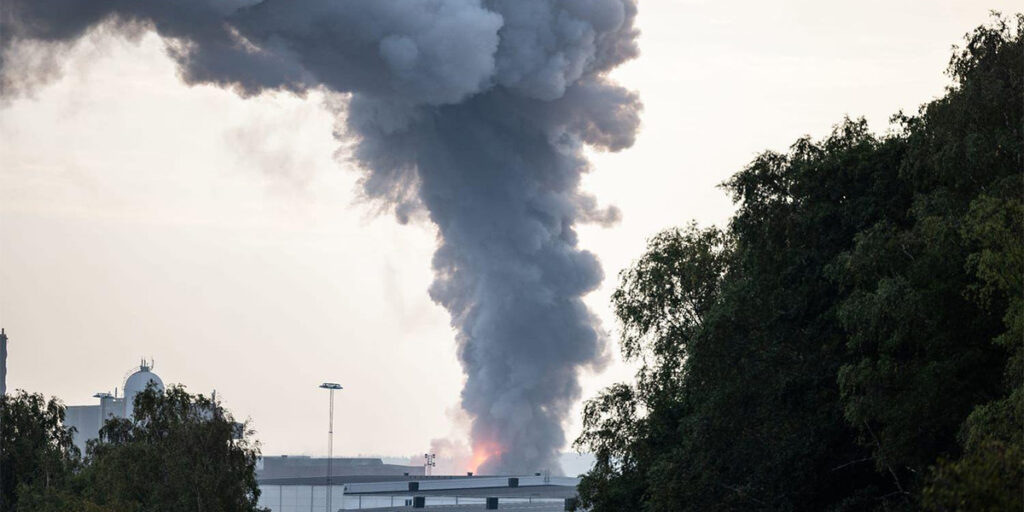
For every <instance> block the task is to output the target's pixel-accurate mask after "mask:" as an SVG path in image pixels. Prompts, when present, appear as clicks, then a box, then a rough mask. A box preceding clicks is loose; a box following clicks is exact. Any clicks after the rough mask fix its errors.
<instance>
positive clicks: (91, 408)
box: [64, 405, 100, 454]
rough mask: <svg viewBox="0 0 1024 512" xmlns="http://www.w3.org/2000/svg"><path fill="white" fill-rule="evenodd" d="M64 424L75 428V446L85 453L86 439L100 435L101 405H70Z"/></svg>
mask: <svg viewBox="0 0 1024 512" xmlns="http://www.w3.org/2000/svg"><path fill="white" fill-rule="evenodd" d="M64 426H66V427H74V428H75V433H74V440H75V446H77V447H78V449H79V450H81V452H82V453H83V454H84V453H85V443H86V441H88V440H89V439H96V438H97V437H99V435H100V434H99V433H100V406H98V405H69V406H68V409H67V416H65V418H64Z"/></svg>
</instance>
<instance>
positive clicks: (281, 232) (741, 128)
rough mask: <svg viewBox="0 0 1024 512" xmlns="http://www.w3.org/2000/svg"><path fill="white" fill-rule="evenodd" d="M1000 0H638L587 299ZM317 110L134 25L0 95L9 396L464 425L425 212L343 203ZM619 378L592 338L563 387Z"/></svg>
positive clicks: (320, 423) (598, 306) (269, 416)
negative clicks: (761, 161)
mask: <svg viewBox="0 0 1024 512" xmlns="http://www.w3.org/2000/svg"><path fill="white" fill-rule="evenodd" d="M1014 7H1016V8H1017V9H1019V7H1020V6H1019V5H1015V2H1011V1H1004V0H989V1H986V2H979V1H977V0H957V1H951V0H947V1H934V2H926V1H906V0H899V1H893V0H885V1H875V0H872V1H857V2H853V1H850V2H821V1H811V0H807V1H786V2H764V1H748V2H738V1H734V2H723V1H706V2H705V1H698V0H690V1H672V0H648V1H645V2H642V3H641V5H640V16H639V26H640V28H641V30H642V31H643V33H642V35H641V37H640V48H641V52H642V54H641V56H640V58H639V59H637V60H636V61H633V62H631V63H629V64H627V65H625V66H623V67H621V68H620V69H618V70H616V71H615V72H614V74H613V77H614V78H615V79H616V80H618V81H619V82H621V83H622V84H624V85H625V86H627V87H629V88H631V89H634V90H637V91H638V92H639V93H640V95H641V98H642V100H643V102H644V104H645V110H644V113H643V127H642V129H641V133H640V136H639V137H638V139H637V142H636V144H635V146H634V147H632V148H631V149H628V150H626V151H624V152H622V153H618V154H594V155H593V167H594V169H593V172H592V173H591V174H590V175H588V176H587V178H586V179H585V186H586V189H587V190H588V191H590V192H592V193H593V194H595V195H596V196H597V198H598V199H599V201H601V203H602V204H614V205H617V206H618V207H619V208H620V209H621V210H622V213H623V220H622V221H621V222H620V223H619V224H617V225H615V226H612V227H599V226H582V227H581V228H580V232H581V243H582V246H583V247H584V248H586V249H589V250H591V251H593V252H594V253H596V254H597V255H598V256H599V257H600V258H601V260H602V262H603V265H604V269H605V274H606V276H607V277H606V280H605V282H604V285H603V286H602V287H601V288H600V289H599V290H597V291H596V292H594V293H592V294H591V295H590V296H588V297H587V302H588V304H589V305H590V307H591V308H592V309H593V310H594V311H595V312H596V313H597V314H598V316H599V317H601V318H602V319H603V321H604V325H605V328H606V329H608V330H609V331H610V332H611V333H612V337H613V338H614V337H615V328H616V325H615V322H614V319H613V317H612V316H611V308H610V306H609V296H610V294H611V291H612V290H613V288H614V285H615V276H616V275H617V274H618V272H619V271H620V270H621V269H623V268H624V267H626V266H628V265H629V263H630V262H631V261H632V260H634V259H635V258H637V257H638V256H639V255H640V254H641V253H642V251H643V249H644V244H645V240H646V239H647V238H649V237H650V236H652V235H654V234H655V233H656V232H657V231H658V230H661V229H664V228H666V227H670V226H676V225H682V224H684V223H686V222H688V221H690V220H691V219H692V220H696V221H698V222H699V223H701V224H703V225H708V224H723V223H724V222H725V221H726V220H727V219H728V217H729V216H730V215H731V213H732V212H733V205H732V204H731V203H730V201H729V199H728V197H726V195H725V194H724V193H723V192H722V191H721V190H720V189H718V188H716V185H717V184H719V183H721V182H722V181H723V180H725V179H727V178H728V177H729V176H730V175H731V174H732V173H734V172H736V171H738V170H740V169H741V168H742V167H743V166H744V165H745V164H746V163H747V162H749V161H750V160H751V159H752V158H753V157H754V156H755V155H756V154H757V153H758V152H760V151H762V150H765V149H774V150H785V149H786V148H787V147H788V146H789V144H791V143H792V142H793V141H794V140H795V139H796V138H797V137H799V136H802V135H805V134H810V135H812V136H815V137H821V136H824V135H826V134H827V133H828V131H829V129H830V127H831V126H832V125H833V124H835V123H837V122H839V121H840V120H841V119H842V116H843V115H845V114H849V115H850V116H861V115H863V116H865V117H866V118H867V119H868V121H869V123H870V125H871V126H872V128H873V129H875V130H876V131H885V130H886V129H887V127H888V118H889V116H890V115H891V114H893V113H895V112H896V111H898V110H900V109H904V110H908V111H916V109H917V107H918V105H920V104H921V103H924V102H926V101H929V100H930V99H933V98H935V97H937V96H940V95H941V94H942V93H943V88H944V87H945V86H946V85H947V84H948V79H947V77H946V76H945V75H944V74H943V71H944V70H945V67H946V64H947V62H948V60H949V56H950V47H951V45H953V44H956V43H959V42H960V41H962V35H963V34H964V33H965V32H967V31H968V30H970V29H972V28H973V27H975V26H976V25H978V24H980V23H983V22H985V21H986V20H987V19H988V11H989V10H990V9H996V10H1001V11H1003V12H1005V13H1010V12H1013V8H1014ZM334 122H335V120H334V119H333V118H332V115H331V114H330V113H329V112H328V111H327V110H326V109H325V108H324V107H323V98H322V97H319V96H317V95H315V94H314V95H310V96H308V97H306V98H297V97H294V96H289V95H286V94H274V95H263V96H260V97H257V98H249V99H242V98H239V97H237V96H235V95H234V94H232V93H230V92H227V91H224V90H221V89H216V88H213V87H207V86H200V87H187V86H185V85H183V84H182V83H181V82H180V81H179V79H178V78H177V76H176V70H175V66H174V64H173V63H172V62H171V60H170V59H169V58H167V57H166V56H165V55H164V53H163V50H162V43H161V42H160V41H159V39H157V38H156V37H155V36H152V35H149V36H146V37H144V38H142V39H141V40H140V41H127V40H124V39H123V38H120V37H117V36H112V35H109V34H103V33H95V34H93V35H91V36H90V37H88V38H87V39H85V40H84V41H82V42H81V43H80V44H78V45H77V46H76V47H75V48H73V49H72V50H71V51H70V52H69V53H67V54H66V55H64V61H63V69H62V71H61V75H60V77H59V78H56V79H55V80H53V81H51V82H50V83H48V84H46V85H44V86H42V87H40V88H38V89H37V90H36V91H35V92H34V94H33V95H32V96H31V97H20V98H16V99H15V100H13V101H12V102H10V103H9V104H7V105H3V106H0V325H2V326H3V327H4V328H5V329H6V330H7V333H8V334H9V335H10V337H11V345H10V356H9V360H8V367H9V373H8V387H9V388H12V389H13V388H23V389H26V390H30V391H37V392H42V393H44V394H46V395H56V396H58V397H60V398H61V399H63V400H64V401H65V402H66V403H68V404H72V405H78V404H92V403H94V402H95V400H94V399H93V398H91V397H92V395H93V394H94V393H96V392H99V391H113V388H114V387H117V386H120V385H121V384H122V382H123V379H124V377H125V374H126V372H128V371H129V370H130V369H131V368H132V366H133V365H136V364H137V363H138V360H139V359H140V358H141V357H147V358H149V357H152V358H154V359H155V360H156V368H155V371H156V373H158V374H159V375H160V376H161V377H162V378H163V380H164V381H165V382H168V383H172V382H173V383H182V384H185V385H186V386H187V387H188V389H189V390H191V391H192V392H203V393H209V392H210V391H211V390H213V389H216V390H217V392H218V395H219V396H220V397H222V399H223V401H224V404H225V405H226V406H227V407H228V408H229V409H230V410H231V411H232V412H233V413H234V414H235V416H236V417H238V418H243V419H244V418H249V419H251V420H252V421H253V426H254V427H255V429H256V430H257V437H258V438H259V439H260V440H261V441H262V443H263V451H264V453H266V454H310V455H322V454H324V453H325V452H326V439H325V437H326V433H325V430H326V420H327V396H326V393H325V392H324V391H322V390H319V389H317V385H318V384H319V383H321V382H323V381H336V382H340V383H341V384H342V385H344V386H345V388H346V389H345V390H344V391H342V392H340V393H339V394H338V395H337V402H336V406H337V413H336V420H337V423H338V426H337V427H336V436H335V454H344V455H356V454H376V455H408V454H415V453H422V452H423V451H424V450H425V449H427V448H428V447H429V442H430V440H431V439H433V438H438V437H445V436H452V437H454V438H456V439H458V438H460V436H462V435H464V434H463V433H462V432H461V430H460V427H459V421H457V420H456V418H457V417H458V413H457V411H458V402H459V391H460V389H461V386H462V380H463V376H462V372H461V368H460V367H459V364H458V361H457V359H456V356H455V343H454V334H453V331H452V330H451V328H450V327H449V325H448V316H447V313H446V312H445V311H444V310H443V309H442V308H441V307H439V306H437V305H435V304H433V303H432V302H431V301H430V299H429V297H428V295H427V287H428V286H429V283H430V282H431V271H430V258H431V255H432V253H433V249H434V245H435V233H434V228H433V227H432V226H431V225H429V224H426V223H425V222H417V223H413V224H410V225H404V226H403V225H399V224H398V223H397V222H396V221H395V220H394V219H393V217H392V216H390V215H388V214H384V215H379V214H378V212H377V211H376V209H375V208H374V207H373V206H372V205H367V204H365V203H361V202H360V201H359V200H358V194H357V192H358V190H357V187H356V179H357V178H358V173H357V172H356V171H355V170H353V169H352V167H351V166H350V164H348V163H346V162H345V150H344V149H340V150H339V144H338V142H337V141H336V140H335V139H334V138H333V136H332V126H333V124H334ZM614 350H616V351H617V347H615V348H614ZM631 373H632V372H631V369H630V368H628V367H627V366H626V365H624V364H622V363H621V362H620V361H619V360H618V358H617V354H616V358H615V360H614V362H613V363H612V364H611V365H610V366H609V367H608V368H607V369H606V370H605V371H604V372H603V373H600V374H594V375H586V376H584V379H583V384H584V395H585V396H592V395H593V394H595V393H596V392H597V391H598V390H599V389H600V388H602V387H603V386H606V385H608V384H610V383H612V382H615V381H621V380H626V379H629V378H630V376H631ZM579 423H580V421H579V414H578V412H577V413H576V414H575V415H574V416H573V417H572V418H571V420H570V422H569V423H568V424H567V430H568V437H569V439H572V438H574V437H575V436H576V435H577V434H578V432H579Z"/></svg>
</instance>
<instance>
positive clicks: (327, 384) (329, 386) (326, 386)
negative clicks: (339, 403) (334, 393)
mask: <svg viewBox="0 0 1024 512" xmlns="http://www.w3.org/2000/svg"><path fill="white" fill-rule="evenodd" d="M320 387H321V388H322V389H344V388H342V387H341V384H335V383H333V382H324V383H323V384H320Z"/></svg>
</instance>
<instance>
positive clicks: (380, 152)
mask: <svg viewBox="0 0 1024 512" xmlns="http://www.w3.org/2000/svg"><path fill="white" fill-rule="evenodd" d="M635 16H636V4H635V0H354V1H345V2H339V1H334V0H227V1H225V0H183V1H179V2H166V1H164V0H110V1H103V2H96V1H93V0H8V1H7V2H6V3H5V7H4V10H3V13H2V15H0V44H2V45H3V47H4V48H5V49H8V50H9V52H5V53H4V56H3V57H0V58H3V59H4V60H3V61H0V90H2V91H4V94H16V93H17V92H18V91H19V90H22V89H23V88H24V87H27V86H31V85H32V84H35V83H38V82H39V81H40V80H44V79H45V78H46V77H48V76H52V74H53V73H52V71H53V69H52V68H51V67H49V66H47V67H46V69H40V70H39V72H38V73H35V74H33V73H32V72H31V70H27V69H23V68H21V67H19V68H18V69H11V66H10V62H14V61H13V60H10V59H8V57H9V56H10V55H12V53H11V52H17V51H19V49H26V48H27V49H29V51H32V52H36V54H37V55H39V54H45V53H46V52H52V55H53V56H55V58H54V59H46V58H43V59H39V62H46V63H52V62H59V58H57V57H56V56H57V55H59V52H60V51H61V48H62V47H64V46H66V45H68V44H72V43H73V42H74V41H76V40H77V39H78V38H80V37H82V36H83V35H84V34H86V33H88V32H89V31H90V30H92V29H96V28H97V27H100V26H102V27H103V29H104V30H107V31H109V32H112V33H122V34H128V35H131V34H138V33H139V32H140V31H152V32H155V33H156V34H159V35H160V36H161V37H162V38H163V39H164V40H165V41H166V45H167V52H168V55H169V56H170V57H171V58H172V59H174V60H175V61H176V62H177V63H178V65H179V67H180V74H181V77H182V79H183V80H184V81H185V82H186V83H189V84H212V85H216V86H221V87H226V88H230V89H232V90H235V91H237V92H238V93H239V94H241V95H246V96H247V95H255V94H259V93H260V92H262V91H266V90H284V91H293V92H296V93H303V92H305V91H310V90H318V91H323V92H324V93H325V94H327V95H328V96H332V97H336V98H337V99H338V101H337V102H335V104H336V105H340V106H338V116H339V129H338V130H337V133H338V134H339V137H340V138H341V139H343V142H344V143H346V144H351V148H352V153H351V157H352V159H353V160H354V161H355V162H357V163H359V164H361V166H362V168H363V169H364V175H363V180H362V186H363V190H364V192H365V195H366V196H367V197H369V198H372V199H375V200H378V201H380V202H382V203H384V204H386V205H387V206H389V207H390V208H391V209H392V210H393V211H394V212H395V214H396V215H397V216H398V218H399V219H400V220H401V221H402V222H405V221H407V220H409V219H411V218H414V217H415V218H427V219H429V220H430V221H431V222H433V223H434V224H435V225H436V226H437V228H438V233H439V240H438V248H437V252H436V253H435V255H434V259H433V267H434V271H435V280H434V283H433V285H432V286H431V288H430V296H431V297H432V298H433V300H434V301H436V302H437V303H439V304H441V305H442V306H444V307H445V308H446V309H447V310H448V312H449V313H450V316H451V323H452V325H453V327H454V328H455V330H456V333H457V334H456V342H457V344H458V353H459V358H460V360H461V363H462V367H463V370H464V372H465V373H466V376H467V379H466V384H465V387H464V389H463V392H462V397H461V404H462V407H463V409H465V411H467V412H468V414H469V415H470V417H471V418H472V428H471V435H472V439H473V443H474V452H475V453H478V454H480V456H481V457H484V458H485V460H484V462H483V463H482V465H481V468H480V469H481V471H483V472H488V473H522V472H530V471H533V470H534V468H545V467H546V468H552V469H553V470H556V469H557V466H558V462H557V460H556V459H555V457H556V455H557V453H558V452H559V450H560V449H561V448H562V447H563V445H564V444H565V434H564V432H563V429H562V424H563V422H564V420H565V419H566V416H567V415H568V413H569V411H570V409H571V407H572V405H573V403H574V402H575V401H576V400H578V398H579V395H580V387H579V382H578V372H579V371H580V370H581V369H583V368H588V367H591V368H593V367H599V366H601V365H602V364H603V362H604V360H605V354H606V339H605V335H604V334H603V331H602V329H601V327H600V325H599V324H598V321H597V320H596V318H595V317H594V315H593V314H592V313H591V312H590V311H589V310H588V309H587V307H586V306H585V305H584V303H583V301H582V297H583V295H584V294H586V293H587V292H589V291H591V290H593V289H595V288H596V287H597V286H598V284H599V283H600V281H601V279H602V278H603V275H602V271H601V267H600V264H599V262H598V260H597V257H596V256H594V255H593V254H592V253H590V252H587V251H585V250H582V249H581V248H580V247H579V245H578V242H577V235H576V231H575V226H576V225H577V224H579V223H581V222H598V223H611V222H614V221H616V219H617V218H618V212H617V210H616V209H614V208H599V207H598V204H597V201H596V200H595V199H594V198H593V197H591V196H589V195H587V194H585V193H583V192H582V191H581V189H580V179H581V176H582V175H583V174H584V173H585V172H587V171H588V169H589V165H588V162H587V160H586V158H585V156H584V153H583V151H584V148H585V147H587V146H589V147H593V148H597V149H603V150H610V151H617V150H620V149H623V148H626V147H629V146H630V145H631V144H632V143H633V139H634V134H635V132H636V129H637V126H638V124H639V111H640V103H639V100H638V98H637V96H636V95H635V94H633V93H631V92H629V91H627V90H625V89H623V88H622V87H619V86H617V85H615V84H614V83H612V82H611V81H610V80H609V78H608V73H609V72H610V71H611V70H612V69H613V68H615V67H616V66H618V65H619V64H620V63H622V62H624V61H626V60H628V59H631V58H633V57H634V56H635V55H636V54H637V47H636V42H635V39H636V37H637V30H636V28H635V27H634V19H635Z"/></svg>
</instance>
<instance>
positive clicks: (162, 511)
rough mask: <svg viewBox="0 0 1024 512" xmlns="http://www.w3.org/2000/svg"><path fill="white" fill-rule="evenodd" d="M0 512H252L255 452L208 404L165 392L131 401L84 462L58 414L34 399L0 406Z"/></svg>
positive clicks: (244, 433) (178, 390)
mask: <svg viewBox="0 0 1024 512" xmlns="http://www.w3.org/2000/svg"><path fill="white" fill-rule="evenodd" d="M2 405H3V408H2V410H0V412H2V425H0V426H2V429H0V447H2V449H3V451H2V454H0V470H2V473H0V499H2V502H0V510H3V511H11V512H142V511H146V512H181V511H184V510H189V511H196V512H256V511H258V510H260V509H258V508H257V507H256V503H257V499H258V498H259V487H258V485H257V483H256V459H257V458H258V457H259V446H258V444H257V443H255V442H254V441H252V440H251V436H252V432H251V430H249V429H248V428H247V427H246V426H245V425H244V424H239V423H236V422H235V421H234V420H233V419H232V418H231V415H230V414H229V413H228V412H227V411H225V410H224V409H223V408H222V407H221V406H220V405H219V404H218V403H216V402H214V401H212V400H211V399H209V398H206V397H204V396H203V395H191V394H189V393H188V392H186V391H185V389H184V388H182V387H178V386H172V387H170V388H169V389H167V391H158V390H156V389H155V388H153V387H150V388H149V389H147V390H146V391H144V392H143V393H140V394H138V395H136V397H135V414H134V416H133V419H122V418H112V419H109V420H107V422H106V423H105V425H104V427H103V428H102V430H101V431H100V439H99V440H94V441H90V442H89V443H88V447H87V449H86V452H87V453H86V454H84V456H83V454H81V453H79V450H78V448H77V447H75V445H74V443H73V442H72V433H73V432H72V431H71V430H69V429H68V428H67V427H65V426H64V417H65V408H64V406H63V405H62V404H61V403H60V402H58V401H56V400H54V399H51V400H48V401H47V400H45V399H44V398H43V396H42V395H39V394H29V393H26V392H24V391H19V392H18V393H15V394H13V395H9V396H5V397H3V404H2Z"/></svg>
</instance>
